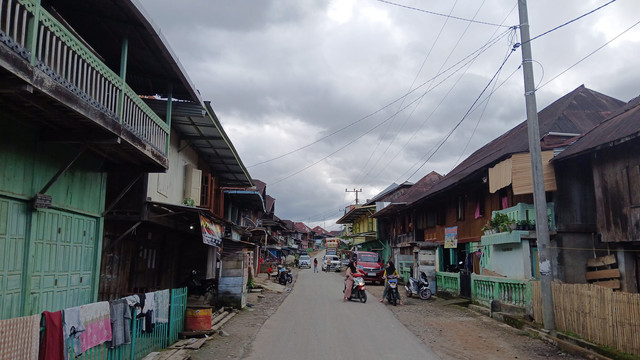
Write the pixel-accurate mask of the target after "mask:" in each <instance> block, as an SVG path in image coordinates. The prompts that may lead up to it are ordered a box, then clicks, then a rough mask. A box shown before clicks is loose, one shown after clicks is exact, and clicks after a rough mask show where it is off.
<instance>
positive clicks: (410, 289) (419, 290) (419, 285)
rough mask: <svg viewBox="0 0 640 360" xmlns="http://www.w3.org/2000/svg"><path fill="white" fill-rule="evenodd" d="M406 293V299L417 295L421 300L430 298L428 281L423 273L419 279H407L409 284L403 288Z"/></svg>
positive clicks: (422, 272)
mask: <svg viewBox="0 0 640 360" xmlns="http://www.w3.org/2000/svg"><path fill="white" fill-rule="evenodd" d="M404 288H405V290H406V291H407V297H411V295H418V296H419V297H420V299H422V300H428V299H429V298H431V289H429V280H428V279H427V274H425V273H424V271H421V272H420V279H419V280H418V279H414V278H412V277H409V283H408V284H406V285H405V286H404Z"/></svg>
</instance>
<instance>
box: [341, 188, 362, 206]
mask: <svg viewBox="0 0 640 360" xmlns="http://www.w3.org/2000/svg"><path fill="white" fill-rule="evenodd" d="M344 192H354V193H356V205H358V193H359V192H362V189H360V190H356V189H353V190H347V189H344Z"/></svg>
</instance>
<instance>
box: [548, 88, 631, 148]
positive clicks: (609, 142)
mask: <svg viewBox="0 0 640 360" xmlns="http://www.w3.org/2000/svg"><path fill="white" fill-rule="evenodd" d="M637 137H640V96H638V97H636V98H635V99H633V100H631V101H629V103H627V104H626V105H625V106H623V107H621V108H620V109H619V110H618V111H617V112H616V113H615V114H613V115H612V116H611V117H609V118H608V119H607V120H605V121H603V122H602V123H600V124H599V125H598V126H596V127H594V128H593V129H591V130H589V131H588V132H587V133H585V134H584V135H582V136H581V137H580V138H578V140H576V141H575V142H574V143H573V144H572V145H570V146H569V147H568V148H567V149H566V150H564V151H563V152H561V153H560V155H558V156H556V157H555V158H554V161H562V160H565V159H569V158H572V157H575V156H579V155H582V154H585V153H589V152H593V151H596V150H599V149H602V148H605V147H608V146H614V145H618V144H620V143H622V142H625V141H628V140H631V139H635V138H637Z"/></svg>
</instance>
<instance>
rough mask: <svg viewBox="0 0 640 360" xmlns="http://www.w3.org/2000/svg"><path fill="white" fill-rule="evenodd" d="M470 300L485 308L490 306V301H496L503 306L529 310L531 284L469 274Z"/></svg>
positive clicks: (527, 281)
mask: <svg viewBox="0 0 640 360" xmlns="http://www.w3.org/2000/svg"><path fill="white" fill-rule="evenodd" d="M471 298H472V299H473V301H474V302H478V303H480V304H483V305H485V306H490V305H491V300H497V301H500V302H501V303H503V304H508V305H512V306H517V307H521V308H529V307H530V306H531V282H530V281H529V280H518V279H509V278H501V277H495V276H482V275H476V274H471Z"/></svg>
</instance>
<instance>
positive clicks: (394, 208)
mask: <svg viewBox="0 0 640 360" xmlns="http://www.w3.org/2000/svg"><path fill="white" fill-rule="evenodd" d="M441 180H442V175H440V174H438V173H437V172H435V171H432V172H430V173H429V174H427V175H426V176H424V177H423V178H422V179H420V180H418V182H416V183H415V184H414V185H413V186H412V187H410V188H409V190H408V191H407V192H406V193H405V194H404V195H402V196H400V197H399V198H397V199H396V200H394V201H393V203H391V204H389V205H387V206H386V207H385V208H384V209H382V210H380V211H378V212H376V213H375V214H374V215H373V217H376V218H377V217H383V216H387V215H391V214H394V213H396V212H398V211H400V210H402V209H404V208H405V207H406V206H410V205H411V204H413V203H414V202H416V201H418V200H420V199H422V198H423V197H425V196H426V195H427V194H428V193H429V190H430V189H431V188H432V187H433V186H434V185H435V184H437V183H438V182H440V181H441Z"/></svg>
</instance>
